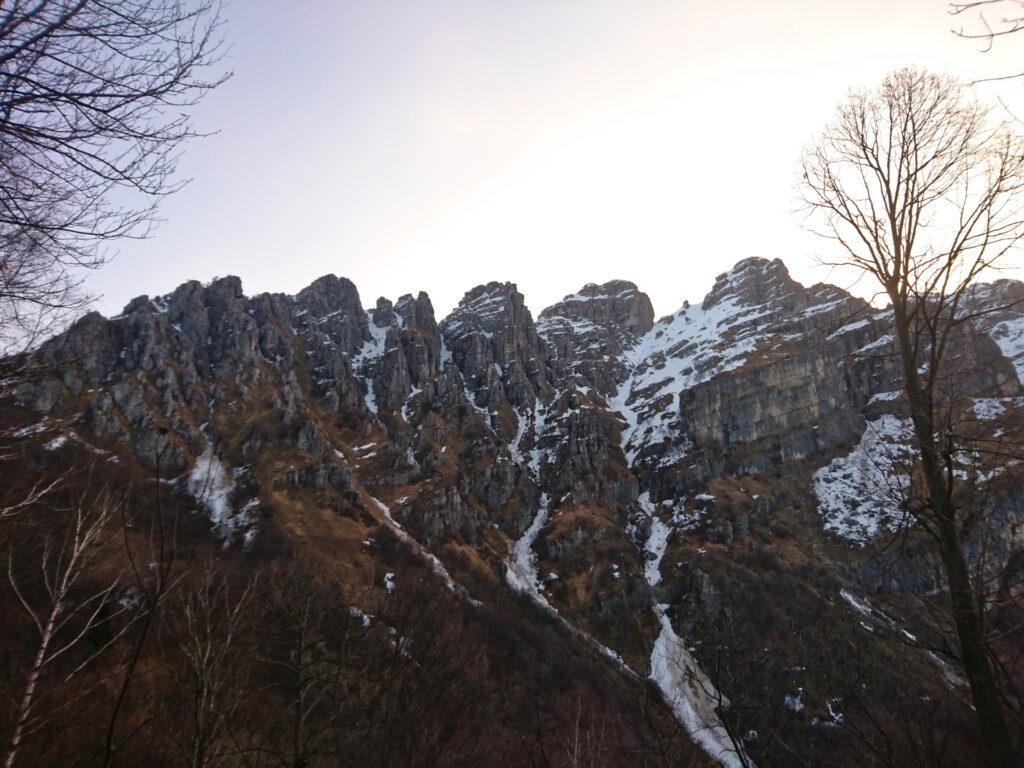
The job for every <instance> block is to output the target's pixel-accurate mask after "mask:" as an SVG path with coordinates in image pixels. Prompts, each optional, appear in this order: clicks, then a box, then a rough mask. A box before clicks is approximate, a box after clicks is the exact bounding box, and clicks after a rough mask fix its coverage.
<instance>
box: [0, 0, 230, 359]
mask: <svg viewBox="0 0 1024 768" xmlns="http://www.w3.org/2000/svg"><path fill="white" fill-rule="evenodd" d="M221 26H222V24H221V17H220V3H219V0H6V1H5V2H3V3H0V344H2V345H3V346H4V347H6V351H10V350H11V349H12V347H13V345H14V344H16V343H24V342H25V341H29V342H31V341H33V340H34V339H36V338H38V337H39V336H40V335H41V334H43V333H45V332H46V331H48V330H51V329H52V326H53V325H54V323H58V322H60V321H62V320H63V319H64V318H65V317H66V316H67V315H68V313H72V312H74V311H76V310H78V309H80V308H81V307H82V306H83V305H84V303H85V302H86V301H87V297H85V296H84V295H83V294H82V293H81V291H80V288H81V283H82V279H83V278H82V275H83V274H84V272H85V271H87V270H90V269H95V268H96V267H98V266H100V265H102V264H103V263H104V262H105V261H107V259H108V258H109V256H110V252H109V250H108V249H107V247H106V246H107V244H108V243H109V242H110V241H112V240H116V239H119V238H125V237H145V236H146V235H147V234H148V233H149V231H150V229H151V226H152V224H153V223H154V220H155V219H154V216H155V214H156V210H157V205H158V203H159V200H160V199H161V198H162V197H163V196H165V195H167V194H170V193H172V192H174V191H176V190H177V189H180V187H181V185H182V183H183V182H182V181H181V180H176V178H175V176H176V173H175V172H176V166H177V160H178V154H179V150H180V149H181V147H182V144H183V142H185V141H186V140H188V139H189V138H192V137H194V136H196V135H197V131H196V130H195V128H194V127H193V124H192V122H191V119H190V117H189V116H188V108H189V107H191V106H192V105H194V104H195V103H196V102H197V101H198V100H199V99H200V98H201V97H202V96H203V95H204V94H205V93H207V92H208V91H209V90H210V89H212V88H214V87H216V86H217V85H218V84H220V83H222V82H223V81H224V80H225V79H226V75H225V74H213V75H209V76H208V75H207V74H206V73H207V72H209V71H210V68H211V66H213V65H215V64H216V63H217V62H218V61H219V60H220V59H221V56H222V53H223V50H224V48H223V39H222V37H221ZM140 196H141V197H140ZM136 200H138V201H139V202H134V201H136ZM0 351H4V350H3V349H2V348H0Z"/></svg>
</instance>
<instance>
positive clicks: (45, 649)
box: [4, 489, 123, 768]
mask: <svg viewBox="0 0 1024 768" xmlns="http://www.w3.org/2000/svg"><path fill="white" fill-rule="evenodd" d="M116 507H117V504H116V503H115V501H114V500H113V499H112V497H111V495H110V493H109V492H108V491H107V490H106V489H104V490H102V491H100V493H99V494H97V495H96V496H95V497H91V496H87V495H85V494H83V495H82V496H81V497H80V498H79V499H78V501H77V503H76V505H75V506H74V508H73V509H72V510H71V516H70V519H69V522H68V524H67V526H66V528H65V530H64V531H63V532H62V535H61V536H60V538H57V537H55V536H47V537H46V539H45V541H44V542H43V546H42V550H41V553H40V557H39V560H38V570H39V573H38V577H39V580H40V581H41V583H42V590H41V599H38V598H36V599H34V598H33V596H32V595H31V594H30V593H29V592H28V591H27V590H25V589H24V587H23V584H22V581H21V579H19V578H18V577H17V575H16V569H15V567H14V562H13V556H11V555H9V556H8V562H7V578H8V582H9V584H10V587H11V590H12V592H13V594H14V596H15V597H16V598H17V601H18V603H19V604H20V605H21V608H22V609H23V610H24V612H25V614H26V615H27V616H28V618H29V619H30V620H31V625H32V627H33V628H34V630H35V632H36V643H35V654H34V656H33V659H32V661H31V663H30V664H29V665H28V667H27V669H26V671H25V679H24V683H23V685H22V689H21V691H20V696H19V698H18V699H17V700H16V702H15V707H14V718H13V729H12V732H11V736H10V739H9V740H8V743H7V749H6V753H5V757H4V768H12V767H13V766H14V765H15V763H16V761H17V758H18V754H19V750H20V749H21V747H22V746H23V744H24V743H25V740H26V739H28V738H29V737H30V736H32V735H33V734H35V733H38V732H39V731H40V729H41V728H43V727H44V726H45V725H47V724H48V723H50V722H51V721H52V720H53V719H54V717H56V716H58V714H60V713H61V712H63V711H64V710H65V709H66V707H67V705H68V704H69V703H70V702H68V701H64V702H60V703H59V704H57V705H50V706H47V707H41V704H42V703H43V702H45V701H47V699H46V696H45V693H46V692H45V691H43V690H41V688H40V685H41V682H42V679H43V675H44V673H46V672H48V671H51V670H52V669H53V668H54V667H55V666H56V665H57V662H58V660H62V659H63V658H64V657H65V656H67V655H69V654H70V652H71V651H72V650H73V649H75V648H76V647H77V646H78V645H79V644H80V643H81V642H82V640H83V639H84V638H86V637H87V635H89V633H90V632H92V631H93V630H95V629H96V628H97V627H98V626H99V625H100V624H103V623H106V622H110V621H111V620H112V619H113V618H114V617H115V616H116V615H117V614H118V613H120V612H122V611H123V607H122V608H121V609H117V608H116V606H115V610H114V611H111V610H110V607H111V604H112V603H113V602H114V598H115V590H116V589H117V587H118V585H119V581H118V580H116V579H114V580H109V579H108V580H103V581H101V585H100V586H96V587H86V588H85V589H81V587H82V585H83V582H85V581H86V580H87V579H88V577H89V576H90V575H91V571H92V569H93V568H94V567H95V566H96V565H97V564H99V563H102V561H103V559H104V558H105V557H106V556H107V555H108V553H109V552H110V549H111V547H110V544H111V537H110V536H109V535H108V532H107V531H106V528H107V526H108V523H109V522H110V520H111V517H112V516H113V514H114V512H115V510H116ZM12 547H13V544H12ZM37 591H38V590H37ZM114 639H116V636H115V638H114ZM111 642H112V641H111ZM108 645H109V643H107V644H105V645H104V646H103V648H106V647H107V646H108ZM103 648H101V649H99V650H97V651H96V652H95V653H93V654H92V655H91V656H90V660H91V659H92V658H94V657H95V656H96V655H97V654H98V653H100V652H101V651H102V650H103ZM87 663H88V660H87V661H85V662H82V663H80V664H78V665H77V666H75V667H74V669H73V670H72V671H71V672H70V673H68V674H67V675H66V678H65V680H64V682H67V680H68V679H70V678H71V677H72V676H74V675H75V674H76V673H77V672H78V671H80V670H81V669H82V668H83V667H84V666H86V664H87Z"/></svg>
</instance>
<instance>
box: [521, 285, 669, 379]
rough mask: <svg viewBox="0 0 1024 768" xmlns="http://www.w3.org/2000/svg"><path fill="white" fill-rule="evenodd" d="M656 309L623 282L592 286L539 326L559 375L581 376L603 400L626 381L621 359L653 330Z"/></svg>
mask: <svg viewBox="0 0 1024 768" xmlns="http://www.w3.org/2000/svg"><path fill="white" fill-rule="evenodd" d="M653 324H654V308H653V307H652V306H651V300H650V298H648V296H647V294H645V293H642V292H641V291H639V290H638V289H637V287H636V286H635V285H634V284H633V283H630V282H627V281H625V280H612V281H611V282H608V283H605V284H604V285H595V284H594V283H588V284H587V285H585V286H583V288H581V289H580V290H579V291H578V292H577V293H574V294H570V295H568V296H566V297H565V298H563V299H562V301H560V302H558V303H557V304H554V305H552V306H550V307H548V308H547V309H545V310H544V311H543V312H541V313H540V317H539V318H538V321H537V329H538V332H539V333H540V335H541V336H542V338H543V339H544V340H545V341H547V342H548V344H550V345H551V347H552V349H553V351H554V354H555V359H556V361H557V366H558V369H559V371H560V372H563V373H569V374H572V375H573V376H577V377H579V378H580V379H581V380H582V381H583V382H585V383H587V384H588V385H589V386H592V387H594V389H596V390H597V391H598V392H600V393H601V394H602V395H606V396H607V395H610V394H612V393H613V392H614V391H615V388H616V387H617V386H618V384H620V383H621V382H622V380H623V378H625V375H626V372H627V365H626V362H625V360H624V358H623V355H624V353H625V351H626V350H627V349H630V348H632V347H633V346H634V345H635V344H636V342H637V339H639V338H640V337H641V336H643V335H644V334H645V333H647V332H648V331H649V330H651V327H652V326H653Z"/></svg>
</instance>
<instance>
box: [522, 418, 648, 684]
mask: <svg viewBox="0 0 1024 768" xmlns="http://www.w3.org/2000/svg"><path fill="white" fill-rule="evenodd" d="M546 416H547V412H546V410H542V409H541V404H540V401H539V400H538V401H537V403H536V405H535V407H534V412H533V429H534V432H533V434H534V447H533V449H532V450H531V451H530V461H529V464H528V466H529V468H530V471H531V472H532V473H533V475H534V477H535V478H536V479H537V480H538V481H539V480H540V468H541V465H542V464H543V463H545V462H546V461H547V460H548V452H547V451H545V450H543V449H541V448H539V447H538V444H539V442H540V437H541V434H542V433H543V431H544V426H545V424H546ZM523 431H524V428H523V426H522V424H520V432H523ZM521 437H522V435H521V434H520V435H519V436H518V438H517V441H516V444H517V446H518V442H519V439H521ZM550 509H551V500H550V498H549V497H548V494H547V493H543V494H541V497H540V502H539V504H538V506H537V514H536V515H535V516H534V518H533V520H532V521H531V522H530V527H529V528H527V529H526V531H524V533H523V535H522V536H521V537H520V538H519V539H518V540H517V541H515V542H512V543H511V544H510V546H509V559H508V560H507V561H506V563H505V565H506V568H505V581H506V582H508V585H509V586H510V587H511V588H512V589H514V590H515V591H516V592H519V593H521V594H524V595H527V596H528V597H530V598H531V599H532V600H533V601H534V602H535V603H536V604H537V605H539V606H540V607H541V608H543V609H544V610H545V611H546V612H547V613H548V614H549V615H550V616H552V617H554V618H555V619H557V620H558V622H559V623H560V624H561V625H562V626H563V627H565V628H566V629H567V630H568V631H569V632H570V633H571V634H572V635H573V636H574V637H576V638H578V639H579V640H582V641H583V642H584V643H586V644H587V645H589V646H590V647H591V648H593V649H594V650H595V651H597V652H598V653H600V654H602V655H603V656H606V657H608V658H609V659H611V660H612V662H614V664H615V666H616V667H618V668H619V670H620V671H621V672H623V673H624V674H626V675H628V676H629V677H631V678H633V679H638V677H639V676H638V675H637V674H636V672H634V671H633V670H632V669H631V668H630V667H629V665H628V664H626V662H624V661H623V660H622V657H621V656H619V654H617V653H616V652H615V651H613V650H612V649H611V648H609V647H608V646H606V645H604V644H602V643H601V642H599V641H598V640H596V639H595V638H594V637H592V636H591V635H589V634H587V633H586V632H584V631H583V630H582V629H580V628H579V627H577V626H576V625H575V624H573V623H572V622H571V621H569V620H568V619H567V618H565V617H564V616H563V615H562V614H561V613H559V612H558V609H557V608H555V607H554V606H553V605H551V603H549V602H548V600H547V598H546V597H544V595H543V594H542V593H541V591H540V587H539V586H538V580H537V564H536V554H535V553H534V551H533V544H534V542H535V541H536V540H537V537H538V536H539V535H540V532H541V529H543V528H544V526H545V525H546V524H547V521H548V514H549V513H550Z"/></svg>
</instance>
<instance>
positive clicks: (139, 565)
mask: <svg viewBox="0 0 1024 768" xmlns="http://www.w3.org/2000/svg"><path fill="white" fill-rule="evenodd" d="M161 459H162V455H160V454H158V456H157V467H158V468H159V466H160V462H161ZM155 479H156V483H155V485H154V487H155V489H156V494H155V498H154V501H153V506H152V509H150V510H143V511H144V512H145V511H148V513H149V514H148V521H147V522H148V531H147V535H146V539H145V544H144V546H142V547H138V548H137V547H136V546H134V545H133V543H132V538H133V537H132V535H131V532H132V529H133V528H134V527H135V525H136V520H133V519H132V518H130V517H129V513H128V510H127V508H126V505H122V507H121V510H120V512H121V533H122V539H123V554H124V556H125V558H126V559H127V561H128V565H129V569H128V570H129V573H130V574H131V577H132V585H131V589H132V595H133V598H134V599H133V600H132V613H133V615H132V619H131V627H132V631H133V632H134V637H133V638H132V642H131V643H130V644H129V649H128V653H127V657H126V658H125V660H124V663H123V666H122V670H121V680H120V684H119V685H118V687H117V689H116V690H117V692H116V694H115V696H114V701H113V704H112V707H111V712H110V718H109V720H108V722H107V728H106V736H105V738H104V742H103V758H102V760H101V763H100V764H101V765H102V766H103V768H107V766H110V765H111V764H112V763H113V762H114V759H115V757H116V756H117V754H118V752H119V751H121V750H122V749H123V748H124V747H125V746H126V745H127V743H128V742H129V741H130V740H131V739H132V738H133V737H134V736H136V735H137V734H138V732H139V728H138V727H135V728H131V729H129V732H128V733H127V734H126V735H124V736H123V737H122V738H120V739H118V738H117V733H118V729H119V726H120V723H121V719H122V716H123V715H124V713H125V710H126V709H127V707H126V705H127V702H128V693H129V689H130V688H131V685H132V683H133V681H134V680H135V677H136V674H137V672H138V668H139V663H140V661H141V660H142V657H143V652H144V650H145V647H146V643H147V641H148V640H149V637H150V634H151V631H152V629H153V627H154V626H156V624H157V621H158V619H159V617H160V614H161V611H162V610H163V608H164V604H165V603H166V601H167V597H168V596H169V595H170V594H171V592H172V590H173V589H174V587H175V586H176V585H177V583H178V581H179V580H180V578H181V576H180V574H175V565H176V560H177V554H178V510H177V507H173V508H172V509H171V510H170V511H169V512H168V511H167V510H166V509H165V505H164V503H163V492H162V487H161V486H162V484H161V482H160V473H159V470H158V471H157V475H156V478H155ZM137 549H138V550H140V551H137Z"/></svg>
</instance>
